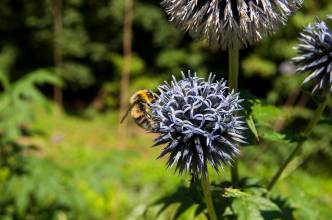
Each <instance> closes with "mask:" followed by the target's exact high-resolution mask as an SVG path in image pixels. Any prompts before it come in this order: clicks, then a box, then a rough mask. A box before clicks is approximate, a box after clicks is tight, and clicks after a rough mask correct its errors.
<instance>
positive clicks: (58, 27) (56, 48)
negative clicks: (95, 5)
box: [51, 0, 63, 109]
mask: <svg viewBox="0 0 332 220" xmlns="http://www.w3.org/2000/svg"><path fill="white" fill-rule="evenodd" d="M51 5H52V13H53V17H54V42H53V59H54V66H55V71H56V74H57V75H58V76H60V75H61V68H62V63H63V56H62V47H61V35H62V15H61V12H62V0H51ZM53 96H54V100H55V102H56V103H57V105H58V107H59V109H61V108H62V102H63V100H62V99H63V98H62V91H61V88H60V87H59V86H57V85H54V86H53Z"/></svg>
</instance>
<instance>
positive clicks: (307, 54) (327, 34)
mask: <svg viewBox="0 0 332 220" xmlns="http://www.w3.org/2000/svg"><path fill="white" fill-rule="evenodd" d="M299 40H300V43H299V44H298V45H297V46H296V47H295V49H297V52H298V56H297V57H294V58H293V61H294V62H295V63H296V64H297V67H298V68H297V71H298V72H304V71H309V72H311V73H310V74H309V76H308V77H306V78H305V80H304V81H303V85H306V84H310V85H311V84H313V85H314V87H313V89H312V92H313V93H315V92H317V91H319V90H327V89H330V91H331V92H332V32H331V31H330V30H329V28H328V27H327V25H326V23H325V22H323V21H319V20H318V21H317V22H316V23H314V24H313V25H309V26H307V27H306V28H305V29H304V31H303V32H302V33H301V35H300V38H299Z"/></svg>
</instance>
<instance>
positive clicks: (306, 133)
mask: <svg viewBox="0 0 332 220" xmlns="http://www.w3.org/2000/svg"><path fill="white" fill-rule="evenodd" d="M327 102H328V99H327V98H326V99H325V101H324V102H323V103H321V104H319V105H318V107H317V109H316V111H315V115H314V117H313V118H312V119H311V120H310V121H309V123H308V125H307V127H306V128H305V130H304V132H303V135H304V137H305V138H308V137H309V135H310V134H311V132H312V130H313V128H314V127H315V126H316V124H317V123H318V121H319V119H320V117H321V115H322V114H323V112H324V109H325V107H326V105H327ZM304 141H305V140H303V141H301V142H299V143H298V144H297V146H296V147H295V149H294V150H293V151H292V153H291V154H290V155H289V156H288V158H287V159H286V161H285V162H284V163H283V164H282V165H281V167H280V168H279V170H278V171H277V172H276V173H275V175H274V176H273V178H272V180H271V181H270V183H269V185H268V186H267V189H268V190H269V191H270V190H271V189H272V188H273V186H274V185H275V183H276V182H277V181H278V179H279V178H280V176H281V174H282V173H283V172H284V170H285V169H286V167H287V166H288V164H289V163H290V162H291V161H292V160H293V159H294V157H295V156H296V155H297V154H298V152H299V151H300V150H301V148H302V146H303V143H304Z"/></svg>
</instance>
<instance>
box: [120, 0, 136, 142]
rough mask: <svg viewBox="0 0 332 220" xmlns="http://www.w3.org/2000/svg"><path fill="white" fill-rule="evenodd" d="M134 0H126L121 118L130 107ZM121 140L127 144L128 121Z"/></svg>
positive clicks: (121, 128)
mask: <svg viewBox="0 0 332 220" xmlns="http://www.w3.org/2000/svg"><path fill="white" fill-rule="evenodd" d="M133 4H134V2H133V0H125V11H124V30H123V69H122V74H121V82H120V86H121V88H120V118H121V117H122V116H123V115H124V114H125V112H126V111H127V109H128V92H129V78H130V69H131V56H132V31H133V30H132V28H133V27H132V26H133ZM118 133H119V139H118V140H119V142H118V144H119V145H120V146H121V147H124V146H125V145H126V144H127V123H126V120H125V121H124V123H123V124H122V125H121V126H119V132H118Z"/></svg>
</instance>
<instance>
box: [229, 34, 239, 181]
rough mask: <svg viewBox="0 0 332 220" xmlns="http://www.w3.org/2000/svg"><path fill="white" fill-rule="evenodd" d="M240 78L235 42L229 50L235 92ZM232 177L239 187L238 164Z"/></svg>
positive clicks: (230, 86) (230, 85) (230, 69)
mask: <svg viewBox="0 0 332 220" xmlns="http://www.w3.org/2000/svg"><path fill="white" fill-rule="evenodd" d="M238 78H239V45H238V41H237V40H234V42H233V47H232V48H230V49H229V50H228V85H229V88H230V89H233V90H234V91H237V90H238ZM231 177H232V183H233V185H237V183H238V181H239V171H238V162H237V161H234V163H233V166H232V168H231Z"/></svg>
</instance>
